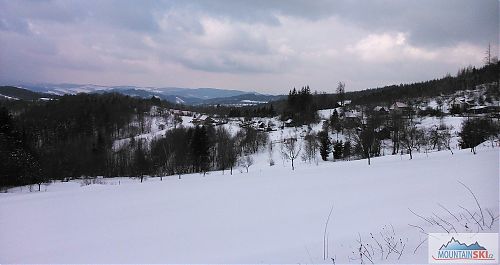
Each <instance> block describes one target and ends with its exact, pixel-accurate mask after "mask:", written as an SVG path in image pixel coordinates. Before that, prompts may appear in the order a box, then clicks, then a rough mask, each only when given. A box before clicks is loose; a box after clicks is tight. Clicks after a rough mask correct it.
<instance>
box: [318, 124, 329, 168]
mask: <svg viewBox="0 0 500 265" xmlns="http://www.w3.org/2000/svg"><path fill="white" fill-rule="evenodd" d="M318 141H319V154H320V155H321V159H323V161H326V160H327V159H328V154H330V152H331V142H330V138H329V137H328V131H327V130H323V131H320V132H319V133H318Z"/></svg>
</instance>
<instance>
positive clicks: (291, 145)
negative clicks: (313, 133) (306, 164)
mask: <svg viewBox="0 0 500 265" xmlns="http://www.w3.org/2000/svg"><path fill="white" fill-rule="evenodd" d="M283 147H284V148H283V150H282V152H283V156H284V157H286V158H287V159H290V160H291V161H292V170H295V166H294V164H293V161H294V160H295V159H297V158H298V157H299V154H300V150H301V149H302V148H301V146H300V144H298V143H297V137H290V138H288V139H285V140H284V141H283Z"/></svg>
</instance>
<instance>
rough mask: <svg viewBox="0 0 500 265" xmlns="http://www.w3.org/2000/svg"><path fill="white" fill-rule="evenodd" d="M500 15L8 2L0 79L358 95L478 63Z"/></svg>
mask: <svg viewBox="0 0 500 265" xmlns="http://www.w3.org/2000/svg"><path fill="white" fill-rule="evenodd" d="M498 14H499V1H498V0H481V1H478V0H392V1H391V0H363V1H361V0H359V1H354V0H352V1H342V0H340V1H339V0H336V1H325V0H313V1H311V0H309V1H307V0H305V1H299V0H288V1H272V0H252V1H237V0H212V1H208V0H201V1H123V0H117V1H103V0H97V1H66V0H54V1H43V0H39V1H34V0H33V1H12V0H0V82H1V83H3V84H9V83H15V82H32V83H36V82H51V83H62V82H65V83H79V84H84V83H92V84H101V85H139V86H156V87H167V86H176V87H218V88H230V89H241V90H249V91H250V90H252V91H258V92H264V93H286V92H287V91H288V89H290V88H291V87H293V86H296V87H300V86H303V85H305V84H309V85H310V87H311V88H312V89H313V90H318V91H333V89H334V87H336V84H337V83H338V81H344V82H345V83H346V85H347V86H346V90H359V89H365V88H370V87H376V86H382V85H387V84H394V83H398V84H399V83H402V82H413V81H419V80H426V79H430V78H436V77H441V76H443V75H445V74H446V73H451V74H455V73H456V71H457V70H458V68H460V67H463V66H467V65H469V64H471V65H476V66H480V65H481V64H482V63H483V57H484V52H485V50H486V48H487V46H488V43H491V44H492V45H493V48H494V50H495V51H498V38H499V37H498V33H499V17H498ZM495 53H497V52H495Z"/></svg>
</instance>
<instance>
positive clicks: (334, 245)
mask: <svg viewBox="0 0 500 265" xmlns="http://www.w3.org/2000/svg"><path fill="white" fill-rule="evenodd" d="M498 151H499V149H498V148H491V147H487V146H483V147H480V148H479V149H478V154H477V155H473V154H472V153H471V152H470V151H469V150H460V151H455V154H454V155H451V153H450V152H449V151H442V152H433V153H429V154H416V155H415V156H414V159H413V160H409V159H408V157H407V156H400V155H395V156H384V157H378V158H374V159H373V160H372V165H371V166H368V165H367V163H366V161H365V160H358V161H348V162H336V163H332V162H320V163H319V165H317V166H316V165H315V164H307V163H303V162H300V163H298V165H297V167H296V170H295V171H292V170H291V168H290V166H289V163H284V164H282V163H281V161H277V163H276V165H275V166H273V167H270V166H269V165H265V161H264V160H265V159H264V157H265V154H262V155H261V157H262V159H261V160H260V161H261V162H260V163H257V161H256V164H255V165H254V166H252V167H250V172H249V173H241V172H240V171H239V170H235V171H234V174H233V175H229V174H228V172H227V171H226V172H225V175H223V174H222V172H211V173H210V174H208V175H207V176H206V177H203V176H202V175H200V174H192V175H185V176H183V177H182V179H178V177H177V176H171V177H166V178H163V181H160V180H159V179H158V178H150V179H148V180H147V181H145V182H144V183H139V182H138V181H137V180H133V179H106V180H104V182H103V184H99V185H88V186H81V185H80V184H79V183H78V182H68V183H55V184H52V185H50V186H48V187H46V188H45V189H46V191H45V192H32V193H19V192H16V193H4V194H0V263H332V260H331V258H334V259H335V262H336V263H337V264H339V263H360V262H361V260H359V257H360V255H359V246H360V243H358V242H357V241H359V240H360V239H361V242H362V243H363V244H364V245H365V246H367V248H368V249H370V247H371V246H373V247H374V249H371V250H369V251H370V252H373V255H372V256H371V259H372V260H373V262H375V263H384V262H385V263H387V262H390V263H427V242H426V241H424V240H425V239H426V238H427V235H426V234H424V232H425V233H429V232H445V231H444V230H443V228H442V227H440V226H438V225H431V224H430V223H428V222H426V221H424V220H423V219H421V218H419V217H417V216H416V215H414V214H413V213H411V212H410V210H409V209H411V210H412V211H413V212H415V213H416V214H419V215H421V216H423V217H426V218H434V219H435V220H438V222H439V223H440V224H441V225H442V226H443V227H445V228H448V229H450V227H451V226H449V225H447V224H445V223H444V222H442V221H440V220H439V219H438V218H437V217H436V216H438V217H440V218H442V219H443V220H445V221H447V222H449V223H450V224H452V225H453V226H454V227H455V229H456V230H458V231H459V232H461V231H462V232H466V231H469V232H477V231H479V232H486V231H489V232H492V231H493V232H498V222H495V223H494V225H493V226H492V227H491V228H489V227H487V226H484V227H483V229H484V230H481V229H480V228H479V226H478V225H477V224H475V222H474V221H473V220H472V218H471V217H470V216H469V215H468V213H467V212H466V211H465V210H464V209H462V208H460V207H459V206H462V207H464V208H466V209H468V210H469V211H471V212H472V213H475V215H474V216H475V217H476V218H478V216H479V210H478V208H477V206H476V203H475V201H474V199H473V197H472V195H471V194H470V193H469V192H468V191H467V190H466V188H465V187H464V186H462V185H461V184H460V183H459V182H458V181H461V182H463V183H464V184H466V185H467V186H468V187H470V188H471V189H472V191H473V192H474V193H475V195H476V196H477V198H478V201H479V203H480V204H481V207H482V209H483V211H484V215H485V219H486V223H488V221H489V219H488V218H489V215H488V214H487V213H486V209H488V210H489V211H491V212H492V213H493V214H494V216H497V215H498V205H499V194H498V190H499V177H498V172H499V152H498ZM275 160H279V158H278V157H276V158H275ZM42 189H43V188H42ZM439 204H441V205H443V206H445V207H446V208H447V209H448V210H449V211H450V212H451V213H453V214H454V215H455V216H456V217H457V218H458V219H459V221H457V220H455V218H454V217H453V216H451V215H450V214H449V213H448V212H447V211H445V210H444V209H443V208H441V207H440V206H439ZM332 205H333V211H332V214H331V218H330V221H329V224H328V229H327V237H328V240H327V243H328V256H329V257H328V258H327V259H326V260H325V259H324V258H323V256H324V230H325V222H326V219H327V217H328V215H329V212H330V209H332ZM410 225H414V226H419V227H421V228H422V229H423V230H424V232H423V231H422V230H421V229H420V228H416V227H414V226H410ZM465 226H467V227H468V228H466V227H465ZM371 235H373V236H374V238H372V237H371ZM391 238H393V239H394V242H396V243H397V242H401V244H400V243H397V247H396V248H397V249H398V250H399V252H401V253H402V254H401V256H400V257H399V254H397V253H394V252H392V253H390V254H389V255H388V257H387V258H385V256H386V255H387V252H385V254H384V255H383V256H384V258H382V255H381V254H380V252H378V250H377V244H376V243H375V240H377V241H379V242H382V243H383V242H384V240H386V239H387V240H392V239H391ZM422 241H424V242H423V243H422V244H421V245H420V246H419V244H420V243H421V242H422ZM403 244H404V247H403ZM363 262H365V263H370V261H368V260H367V258H365V259H364V260H363Z"/></svg>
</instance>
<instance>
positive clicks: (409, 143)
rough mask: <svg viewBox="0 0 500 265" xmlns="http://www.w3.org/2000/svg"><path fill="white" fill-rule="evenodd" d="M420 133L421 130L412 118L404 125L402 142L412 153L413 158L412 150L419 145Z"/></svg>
mask: <svg viewBox="0 0 500 265" xmlns="http://www.w3.org/2000/svg"><path fill="white" fill-rule="evenodd" d="M420 133H421V131H420V130H419V129H418V128H417V124H416V123H415V121H413V120H412V119H409V120H407V121H406V123H405V124H404V125H403V127H402V131H401V137H400V142H401V145H402V146H403V147H404V148H405V149H406V150H407V152H408V154H409V155H410V159H413V156H412V151H413V150H414V149H415V148H416V147H417V145H418V136H419V134H420Z"/></svg>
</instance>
